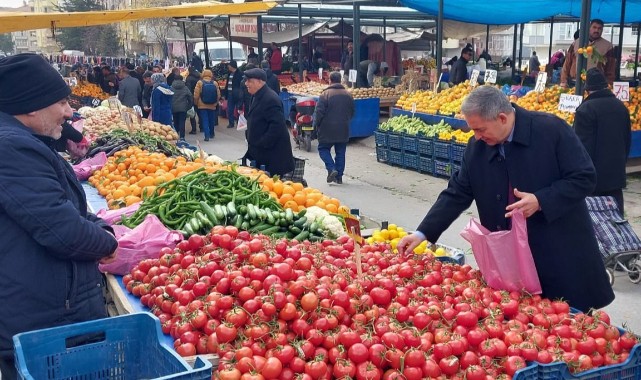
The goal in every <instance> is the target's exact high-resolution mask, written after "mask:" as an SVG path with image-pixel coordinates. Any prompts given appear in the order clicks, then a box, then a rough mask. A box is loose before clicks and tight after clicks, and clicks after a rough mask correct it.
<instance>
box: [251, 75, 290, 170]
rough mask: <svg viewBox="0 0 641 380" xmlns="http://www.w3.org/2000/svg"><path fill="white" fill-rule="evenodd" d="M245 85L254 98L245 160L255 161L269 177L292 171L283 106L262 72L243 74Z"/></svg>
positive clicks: (288, 137)
mask: <svg viewBox="0 0 641 380" xmlns="http://www.w3.org/2000/svg"><path fill="white" fill-rule="evenodd" d="M245 78H246V81H245V85H246V86H247V90H248V91H249V93H250V94H251V95H252V96H253V98H252V102H251V105H250V107H249V112H248V113H247V114H246V117H247V153H245V158H247V159H249V160H253V161H256V165H257V166H258V167H260V166H261V165H265V170H266V171H268V172H269V174H270V175H281V176H282V175H283V174H287V173H291V172H292V171H294V155H293V154H292V144H291V141H290V136H289V130H288V129H287V126H286V125H285V116H284V115H283V103H282V102H281V100H280V98H279V97H278V95H276V93H274V91H272V90H271V89H270V88H269V87H268V86H266V84H265V82H266V80H267V76H266V75H265V71H263V70H262V69H258V68H255V69H251V70H247V71H245Z"/></svg>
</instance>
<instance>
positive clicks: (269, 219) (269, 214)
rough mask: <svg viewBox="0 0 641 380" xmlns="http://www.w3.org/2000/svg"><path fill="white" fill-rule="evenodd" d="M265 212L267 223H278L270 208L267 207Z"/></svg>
mask: <svg viewBox="0 0 641 380" xmlns="http://www.w3.org/2000/svg"><path fill="white" fill-rule="evenodd" d="M265 214H267V223H269V224H276V218H275V217H274V214H272V212H271V211H270V210H268V209H266V210H265Z"/></svg>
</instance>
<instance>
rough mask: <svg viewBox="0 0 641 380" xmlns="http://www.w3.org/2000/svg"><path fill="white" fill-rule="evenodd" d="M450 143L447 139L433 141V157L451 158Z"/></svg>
mask: <svg viewBox="0 0 641 380" xmlns="http://www.w3.org/2000/svg"><path fill="white" fill-rule="evenodd" d="M450 145H452V144H451V143H450V142H447V141H434V158H444V159H446V160H449V159H451V158H452V156H451V154H450Z"/></svg>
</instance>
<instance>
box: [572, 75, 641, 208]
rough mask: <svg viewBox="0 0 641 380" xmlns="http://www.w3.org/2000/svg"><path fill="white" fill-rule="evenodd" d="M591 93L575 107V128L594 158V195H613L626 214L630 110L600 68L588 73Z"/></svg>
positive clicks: (586, 87) (588, 87)
mask: <svg viewBox="0 0 641 380" xmlns="http://www.w3.org/2000/svg"><path fill="white" fill-rule="evenodd" d="M586 79H587V80H586V86H585V90H586V91H587V92H588V94H589V95H588V97H587V98H586V99H585V100H584V101H583V103H581V105H580V106H579V107H578V108H577V109H576V114H575V115H574V130H575V131H576V134H577V136H579V139H580V140H581V142H582V143H583V146H584V147H585V150H587V151H588V154H589V155H590V157H591V158H592V162H593V163H594V168H595V169H596V188H595V189H594V192H593V193H592V195H597V196H612V197H614V199H616V201H617V204H618V206H619V210H620V211H621V214H623V188H624V187H625V185H626V174H625V164H626V161H627V160H628V155H629V154H630V144H631V139H632V131H631V126H630V112H629V111H628V109H627V108H626V106H625V105H624V104H623V103H622V102H621V101H620V100H619V99H617V98H616V96H614V94H613V93H612V91H610V89H609V88H608V82H607V80H606V79H605V75H603V72H601V70H600V69H598V68H596V67H593V68H591V69H590V70H588V72H587V75H586Z"/></svg>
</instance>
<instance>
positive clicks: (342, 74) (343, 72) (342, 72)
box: [339, 70, 345, 78]
mask: <svg viewBox="0 0 641 380" xmlns="http://www.w3.org/2000/svg"><path fill="white" fill-rule="evenodd" d="M339 72H340V73H341V78H342V77H344V76H345V70H341V71H339Z"/></svg>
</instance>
